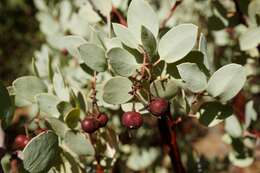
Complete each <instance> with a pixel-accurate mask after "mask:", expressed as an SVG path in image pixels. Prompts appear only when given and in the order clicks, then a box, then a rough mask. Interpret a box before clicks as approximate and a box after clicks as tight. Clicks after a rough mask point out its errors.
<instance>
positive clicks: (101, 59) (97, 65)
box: [79, 43, 107, 72]
mask: <svg viewBox="0 0 260 173" xmlns="http://www.w3.org/2000/svg"><path fill="white" fill-rule="evenodd" d="M79 53H80V55H81V58H82V59H83V60H84V62H85V64H86V65H87V66H89V67H90V68H91V69H92V70H95V71H98V72H103V71H105V70H106V69H107V61H106V56H105V50H104V49H103V48H101V47H99V46H97V45H95V44H92V43H86V44H82V45H81V46H79Z"/></svg>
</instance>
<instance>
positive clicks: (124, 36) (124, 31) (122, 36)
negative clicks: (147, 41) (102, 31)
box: [113, 23, 138, 49]
mask: <svg viewBox="0 0 260 173" xmlns="http://www.w3.org/2000/svg"><path fill="white" fill-rule="evenodd" d="M113 29H114V32H115V34H116V36H117V37H118V39H119V40H120V41H121V42H122V43H124V44H125V45H126V46H128V47H131V48H134V49H137V48H138V41H137V40H136V39H135V37H134V36H133V34H132V33H131V32H130V31H129V29H128V28H127V27H125V26H124V25H121V24H117V23H113Z"/></svg>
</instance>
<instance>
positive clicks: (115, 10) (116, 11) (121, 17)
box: [112, 6, 127, 26]
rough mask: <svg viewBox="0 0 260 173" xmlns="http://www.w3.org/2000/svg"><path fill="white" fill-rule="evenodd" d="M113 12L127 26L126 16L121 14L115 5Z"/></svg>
mask: <svg viewBox="0 0 260 173" xmlns="http://www.w3.org/2000/svg"><path fill="white" fill-rule="evenodd" d="M112 13H114V14H115V15H116V16H117V17H118V19H119V23H120V24H122V25H124V26H127V22H126V20H125V18H124V17H123V16H122V15H121V13H120V12H119V11H118V10H117V9H116V8H115V7H114V6H113V7H112Z"/></svg>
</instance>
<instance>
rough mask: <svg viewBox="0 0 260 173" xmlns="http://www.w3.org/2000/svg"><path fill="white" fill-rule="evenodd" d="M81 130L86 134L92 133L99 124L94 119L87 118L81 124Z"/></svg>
mask: <svg viewBox="0 0 260 173" xmlns="http://www.w3.org/2000/svg"><path fill="white" fill-rule="evenodd" d="M81 128H82V130H84V132H86V133H93V132H95V131H96V130H97V129H98V128H99V123H98V121H97V120H96V119H95V118H93V117H88V118H85V119H84V120H83V121H82V122H81Z"/></svg>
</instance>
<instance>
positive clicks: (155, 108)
mask: <svg viewBox="0 0 260 173" xmlns="http://www.w3.org/2000/svg"><path fill="white" fill-rule="evenodd" d="M168 107H169V102H168V101H167V100H165V99H163V98H154V99H152V101H151V102H150V104H149V111H150V112H151V113H152V114H153V115H155V116H158V117H159V116H162V115H164V114H165V113H166V111H167V109H168Z"/></svg>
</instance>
